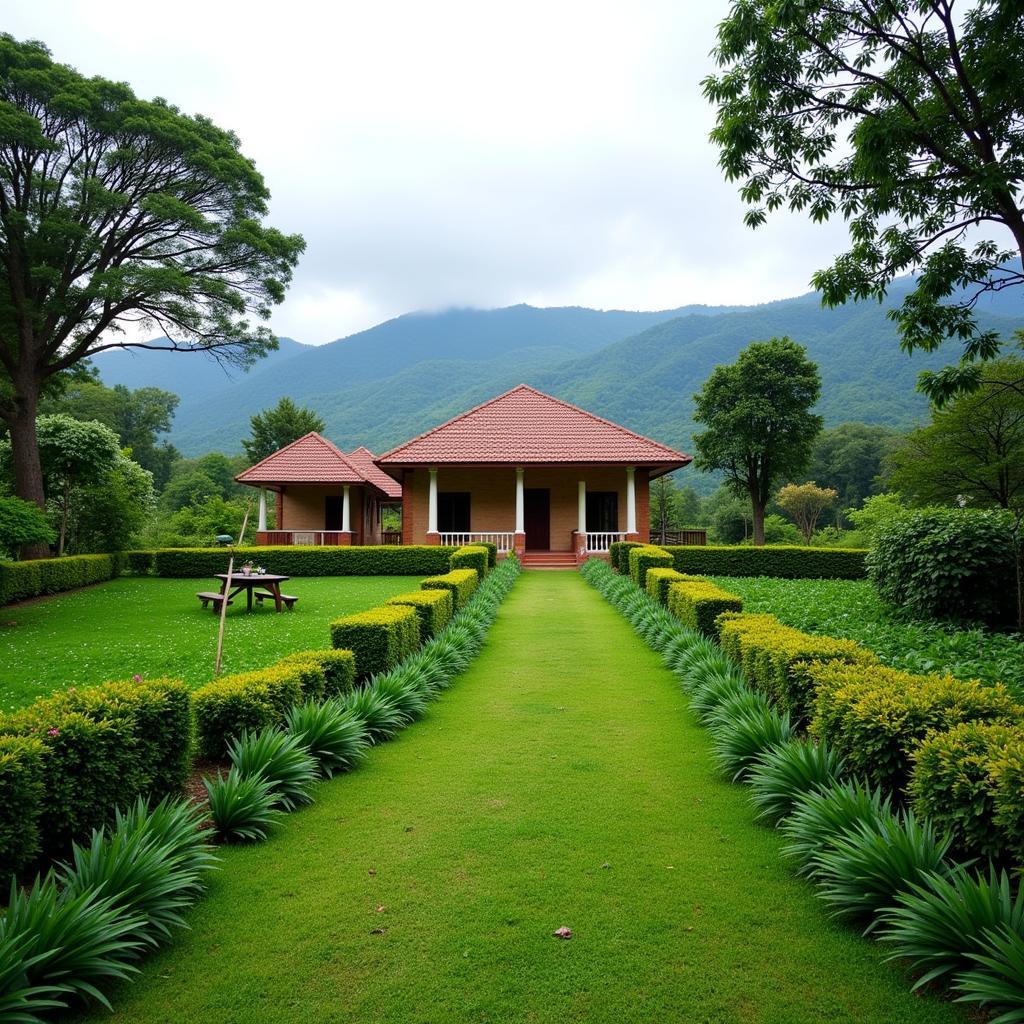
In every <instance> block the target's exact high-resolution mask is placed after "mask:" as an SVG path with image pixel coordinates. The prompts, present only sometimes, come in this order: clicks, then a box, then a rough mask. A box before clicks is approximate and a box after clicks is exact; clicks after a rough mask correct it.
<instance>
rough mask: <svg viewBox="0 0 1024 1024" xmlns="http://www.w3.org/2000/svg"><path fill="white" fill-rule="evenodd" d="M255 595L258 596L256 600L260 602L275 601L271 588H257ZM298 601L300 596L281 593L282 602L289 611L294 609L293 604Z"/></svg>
mask: <svg viewBox="0 0 1024 1024" xmlns="http://www.w3.org/2000/svg"><path fill="white" fill-rule="evenodd" d="M253 596H254V597H255V598H256V600H257V601H258V602H259V603H260V604H262V603H263V602H264V601H273V600H274V595H273V594H272V593H270V591H269V590H256V591H253ZM296 601H298V598H297V597H294V596H292V595H291V594H282V595H281V602H282V604H284V606H285V608H287V609H288V611H291V610H292V606H293V605H294V604H295V602H296Z"/></svg>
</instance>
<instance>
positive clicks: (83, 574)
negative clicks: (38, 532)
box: [0, 554, 124, 604]
mask: <svg viewBox="0 0 1024 1024" xmlns="http://www.w3.org/2000/svg"><path fill="white" fill-rule="evenodd" d="M123 560H124V558H123V556H122V555H116V554H115V555H67V556H65V557H63V558H38V559H33V560H32V561H28V562H0V604H9V603H10V602H11V601H24V600H26V599H28V598H30V597H39V596H40V595H42V594H59V593H61V592H62V591H65V590H75V589H77V588H78V587H85V586H88V585H89V584H90V583H102V582H103V581H104V580H110V579H113V578H114V577H115V576H116V575H117V574H118V573H119V572H120V570H121V563H122V562H123Z"/></svg>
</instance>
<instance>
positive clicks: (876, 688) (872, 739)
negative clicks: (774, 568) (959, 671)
mask: <svg viewBox="0 0 1024 1024" xmlns="http://www.w3.org/2000/svg"><path fill="white" fill-rule="evenodd" d="M807 672H808V675H809V676H810V678H811V680H812V681H813V682H814V684H815V687H816V693H815V700H814V717H813V719H812V721H811V733H812V734H813V735H814V736H816V737H817V738H819V739H823V740H827V741H828V744H829V746H830V747H831V748H832V749H833V750H835V751H836V753H837V754H839V756H841V757H843V758H845V760H846V767H847V769H848V770H849V771H850V772H851V773H852V774H854V775H859V776H861V777H863V778H865V779H867V780H868V781H869V782H871V783H873V784H875V785H881V786H884V787H885V788H887V789H889V790H893V791H896V792H900V791H902V790H903V789H904V788H905V787H906V785H907V783H908V781H909V778H910V769H911V756H912V754H913V753H914V751H915V750H916V748H917V746H918V744H920V743H921V741H922V740H923V739H924V738H925V737H926V736H927V735H928V733H929V732H931V731H932V730H933V729H941V730H947V729H951V728H952V727H953V726H954V725H958V724H960V723H961V722H1001V723H1006V724H1014V723H1020V722H1022V721H1024V708H1022V707H1021V706H1020V705H1019V704H1017V703H1016V702H1015V701H1014V699H1013V697H1012V696H1011V694H1010V692H1009V691H1008V690H1007V689H1006V687H1005V686H1002V685H1001V684H997V685H995V686H989V685H985V684H984V683H980V682H978V681H977V680H964V679H955V678H953V676H940V675H914V674H912V673H910V672H901V671H900V670H899V669H894V668H887V667H885V666H883V665H848V664H843V663H841V662H838V661H833V662H828V663H814V664H811V665H809V666H808V668H807Z"/></svg>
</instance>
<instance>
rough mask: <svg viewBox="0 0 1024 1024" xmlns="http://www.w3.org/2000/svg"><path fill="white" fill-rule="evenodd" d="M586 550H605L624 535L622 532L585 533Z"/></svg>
mask: <svg viewBox="0 0 1024 1024" xmlns="http://www.w3.org/2000/svg"><path fill="white" fill-rule="evenodd" d="M586 537H587V550H588V551H607V550H608V549H609V548H610V547H611V545H612V544H613V543H614V542H615V541H617V540H623V539H624V538H625V537H626V534H624V533H587V534H586Z"/></svg>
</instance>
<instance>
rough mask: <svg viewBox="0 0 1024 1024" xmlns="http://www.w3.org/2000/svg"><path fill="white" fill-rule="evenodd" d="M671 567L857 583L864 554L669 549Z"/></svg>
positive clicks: (707, 573)
mask: <svg viewBox="0 0 1024 1024" xmlns="http://www.w3.org/2000/svg"><path fill="white" fill-rule="evenodd" d="M664 550H665V551H667V552H669V554H671V555H672V563H671V564H672V565H673V566H674V567H675V568H676V569H678V570H679V571H680V572H684V573H688V574H692V575H694V576H776V577H780V578H783V579H794V580H796V579H808V580H817V579H835V580H860V579H864V578H866V576H867V567H866V564H865V559H866V557H867V551H864V550H861V549H860V548H805V547H796V546H793V547H789V546H779V547H763V548H755V547H747V546H746V545H743V546H735V547H714V546H709V547H700V546H693V547H690V546H686V545H683V546H675V545H673V546H671V547H665V548H664Z"/></svg>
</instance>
